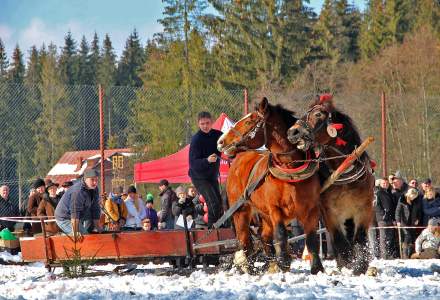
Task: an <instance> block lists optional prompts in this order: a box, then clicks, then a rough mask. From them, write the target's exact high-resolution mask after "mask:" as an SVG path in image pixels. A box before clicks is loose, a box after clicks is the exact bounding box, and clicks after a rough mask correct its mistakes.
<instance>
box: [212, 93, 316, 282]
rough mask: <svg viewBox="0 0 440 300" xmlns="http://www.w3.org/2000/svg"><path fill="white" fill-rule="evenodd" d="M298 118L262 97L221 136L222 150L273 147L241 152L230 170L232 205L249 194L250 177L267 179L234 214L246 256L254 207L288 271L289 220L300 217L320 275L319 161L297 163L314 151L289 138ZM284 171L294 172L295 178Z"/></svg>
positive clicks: (268, 248)
mask: <svg viewBox="0 0 440 300" xmlns="http://www.w3.org/2000/svg"><path fill="white" fill-rule="evenodd" d="M296 120H297V119H296V118H295V117H294V116H293V112H291V111H288V110H286V109H284V108H282V107H281V106H273V105H271V104H269V103H268V101H267V99H266V98H263V100H262V101H261V102H259V103H258V104H257V106H256V110H255V111H254V112H252V113H250V114H248V115H246V116H245V117H243V118H242V119H241V120H239V121H238V122H237V123H236V124H235V125H234V127H233V128H231V129H230V130H229V131H227V132H226V133H224V134H223V136H222V137H220V139H219V141H218V149H219V150H220V151H223V152H225V153H227V154H228V155H235V154H236V153H237V151H243V150H247V149H257V148H259V147H261V146H263V145H266V147H267V148H268V149H269V151H270V152H267V151H265V152H257V151H245V152H241V153H238V154H237V156H236V158H235V159H234V161H233V163H232V164H231V166H230V169H229V174H228V180H227V184H226V190H227V193H228V201H229V206H230V207H231V206H232V205H234V203H235V202H237V201H238V200H239V198H240V197H241V196H242V195H243V194H244V193H245V191H246V189H247V186H248V182H249V181H251V182H252V181H255V180H256V178H259V177H261V178H263V179H262V181H261V183H260V184H259V185H257V187H256V189H255V191H253V192H252V193H250V195H249V199H250V201H249V202H247V203H246V204H244V205H243V206H242V207H241V209H240V210H238V211H237V212H236V213H235V214H234V215H233V219H234V225H235V230H236V233H237V238H238V240H239V241H240V244H241V247H242V249H243V250H244V253H245V256H246V259H245V261H246V262H247V261H248V258H249V257H250V256H251V255H252V254H253V253H252V252H253V245H252V242H251V239H250V234H249V233H250V232H249V224H250V221H251V218H252V214H253V212H257V213H258V214H259V216H260V217H261V222H262V231H261V239H262V241H263V247H264V250H265V253H266V254H268V255H271V254H272V253H273V248H272V247H274V248H275V252H276V256H277V263H278V266H279V267H280V268H281V269H283V270H288V269H289V268H290V263H291V257H290V255H289V253H288V244H287V231H286V227H285V225H286V224H287V223H288V222H290V221H291V220H292V219H294V218H297V219H298V220H299V221H300V222H301V223H302V224H303V225H304V231H305V233H306V235H307V237H306V244H307V247H308V249H309V251H310V253H311V254H312V260H311V273H312V274H316V273H318V272H319V271H323V270H324V269H323V266H322V264H321V261H320V258H319V255H318V239H317V235H316V229H317V226H318V219H319V208H318V202H319V190H320V184H319V180H318V176H317V174H316V173H315V172H316V170H317V165H316V164H306V165H305V164H304V163H303V162H295V161H296V160H304V159H305V158H307V157H310V156H312V157H313V155H314V154H313V153H311V152H312V151H310V152H308V153H305V152H303V151H300V150H298V149H297V148H296V146H295V145H292V144H290V142H289V141H288V140H287V129H288V128H289V127H290V126H292V125H293V124H294V123H295V122H296ZM289 171H290V173H285V172H289ZM286 174H287V175H286ZM283 176H287V177H289V179H290V181H291V182H289V181H288V180H287V178H284V177H283ZM280 178H282V179H280ZM272 242H274V243H273V246H272Z"/></svg>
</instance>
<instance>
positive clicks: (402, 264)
mask: <svg viewBox="0 0 440 300" xmlns="http://www.w3.org/2000/svg"><path fill="white" fill-rule="evenodd" d="M0 257H2V258H6V259H7V258H8V257H7V255H5V254H2V253H0ZM9 259H11V257H9ZM12 259H17V257H12ZM371 265H372V266H374V267H377V270H378V275H377V276H376V277H370V276H366V275H363V276H359V277H356V276H351V275H350V274H349V272H346V271H344V270H343V271H342V272H339V271H337V269H336V267H335V262H334V261H325V262H324V266H325V268H326V274H322V273H320V274H318V275H310V272H309V271H308V270H309V266H308V263H307V262H304V261H299V260H298V261H294V262H293V263H292V267H291V271H290V272H289V273H284V274H283V273H278V274H272V275H270V274H266V275H262V276H250V275H240V274H238V273H237V272H235V271H233V270H231V271H227V272H219V273H215V274H207V273H205V272H203V271H201V270H198V271H195V272H193V273H192V274H191V275H189V276H180V275H171V276H158V275H154V274H153V271H154V270H153V268H157V267H156V266H153V265H146V266H139V268H141V269H143V270H144V271H143V272H137V273H136V274H132V275H124V276H119V275H106V276H99V277H91V278H80V279H64V278H59V277H58V278H55V279H53V278H50V276H47V273H46V270H45V268H44V266H43V265H42V264H40V263H36V264H33V265H27V266H10V265H9V266H0V299H128V298H129V299H173V300H175V299H191V300H194V299H440V275H439V272H440V260H405V261H404V260H393V261H384V260H375V261H373V262H372V263H371ZM114 267H115V265H107V266H103V267H100V269H102V270H112V269H113V268H114ZM58 272H59V271H58ZM58 272H57V271H55V277H56V273H58ZM330 274H331V275H330Z"/></svg>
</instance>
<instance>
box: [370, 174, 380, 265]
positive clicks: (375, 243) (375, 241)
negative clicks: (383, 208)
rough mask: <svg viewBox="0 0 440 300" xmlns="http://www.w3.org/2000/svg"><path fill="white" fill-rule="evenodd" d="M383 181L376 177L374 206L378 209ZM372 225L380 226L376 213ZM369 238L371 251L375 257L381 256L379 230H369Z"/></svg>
mask: <svg viewBox="0 0 440 300" xmlns="http://www.w3.org/2000/svg"><path fill="white" fill-rule="evenodd" d="M381 182H382V178H380V179H376V180H375V182H374V197H373V208H374V210H375V211H376V210H377V209H378V208H377V192H378V190H379V188H380V183H381ZM371 226H372V227H378V224H377V219H376V214H373V220H372V223H371ZM368 240H369V242H370V248H371V253H372V254H373V256H374V257H376V258H380V249H379V230H378V229H371V230H369V231H368Z"/></svg>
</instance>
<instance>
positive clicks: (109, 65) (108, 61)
mask: <svg viewBox="0 0 440 300" xmlns="http://www.w3.org/2000/svg"><path fill="white" fill-rule="evenodd" d="M100 56H101V60H100V64H99V66H98V75H97V78H98V83H100V84H102V85H103V86H104V87H105V88H107V87H110V86H112V85H114V84H115V79H116V78H115V76H116V55H115V52H114V50H113V45H112V41H111V40H110V37H109V35H108V34H106V35H105V38H104V41H103V47H102V51H101V54H100Z"/></svg>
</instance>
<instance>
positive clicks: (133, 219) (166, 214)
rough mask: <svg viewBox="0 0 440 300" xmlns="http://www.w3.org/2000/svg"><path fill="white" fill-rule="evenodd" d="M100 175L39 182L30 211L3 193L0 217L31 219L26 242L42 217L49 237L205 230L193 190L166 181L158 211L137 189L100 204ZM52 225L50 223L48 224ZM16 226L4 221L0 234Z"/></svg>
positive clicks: (204, 211)
mask: <svg viewBox="0 0 440 300" xmlns="http://www.w3.org/2000/svg"><path fill="white" fill-rule="evenodd" d="M97 183H98V174H97V173H96V171H94V170H86V172H85V173H84V176H83V178H82V179H79V180H76V181H75V182H72V181H68V182H64V183H63V184H62V185H61V186H60V184H58V183H56V182H52V181H51V180H43V179H40V178H38V179H36V180H35V181H34V182H33V183H32V185H31V189H30V193H29V198H28V201H27V205H26V209H25V210H24V211H23V212H21V213H20V212H19V210H18V208H17V205H16V204H15V203H14V202H13V201H11V200H10V199H9V187H8V186H6V185H4V186H1V187H0V217H17V216H20V215H21V216H23V217H28V218H27V219H26V220H29V223H25V224H24V225H23V230H24V234H25V235H27V236H31V235H35V234H39V233H41V232H42V228H41V225H40V223H39V222H31V220H32V221H35V220H37V221H38V220H39V219H40V218H38V217H41V218H43V219H44V220H46V222H45V228H44V229H45V231H46V234H48V235H51V234H58V233H62V232H64V233H65V234H72V235H73V234H76V235H77V236H79V237H80V236H82V234H85V233H88V232H92V231H102V230H106V231H120V230H123V231H136V230H166V229H184V228H185V227H187V228H207V220H208V208H207V205H206V202H205V200H204V198H203V196H201V195H199V193H198V192H197V190H196V189H195V187H194V186H188V187H187V188H184V187H183V186H179V187H177V188H176V191H174V190H173V189H172V187H171V186H170V184H169V182H168V181H167V180H166V179H163V180H161V181H160V182H159V184H158V189H159V196H160V203H159V205H158V206H159V209H158V211H156V209H155V208H154V196H153V194H152V193H147V195H146V197H145V199H146V200H145V201H144V200H143V198H142V197H141V195H140V194H139V193H138V191H137V189H136V187H135V186H133V185H132V186H129V187H128V188H127V189H126V190H124V189H123V188H122V187H115V188H113V189H112V192H110V193H109V194H108V195H104V196H103V197H102V198H100V197H99V194H98V188H97ZM30 217H32V218H30ZM47 219H50V220H47ZM15 225H16V224H15V222H12V221H6V220H0V230H2V229H4V228H8V229H9V230H10V231H14V229H15Z"/></svg>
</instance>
